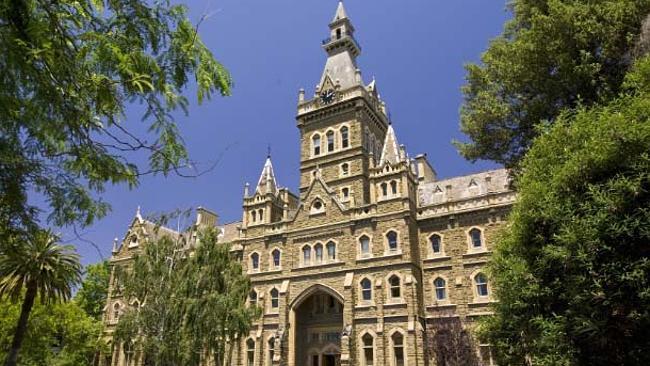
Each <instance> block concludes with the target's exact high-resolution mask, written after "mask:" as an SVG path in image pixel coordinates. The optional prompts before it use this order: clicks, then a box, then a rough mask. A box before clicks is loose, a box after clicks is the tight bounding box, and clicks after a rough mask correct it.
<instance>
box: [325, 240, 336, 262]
mask: <svg viewBox="0 0 650 366" xmlns="http://www.w3.org/2000/svg"><path fill="white" fill-rule="evenodd" d="M326 247H327V260H328V261H330V262H333V261H335V260H336V243H334V242H333V241H330V242H327V245H326Z"/></svg>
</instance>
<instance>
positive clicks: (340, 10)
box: [332, 1, 348, 23]
mask: <svg viewBox="0 0 650 366" xmlns="http://www.w3.org/2000/svg"><path fill="white" fill-rule="evenodd" d="M347 17H348V14H347V13H346V12H345V7H344V6H343V1H339V6H338V7H337V8H336V14H334V19H332V23H334V22H337V21H339V20H341V19H347Z"/></svg>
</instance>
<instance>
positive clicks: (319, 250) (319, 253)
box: [314, 243, 323, 264]
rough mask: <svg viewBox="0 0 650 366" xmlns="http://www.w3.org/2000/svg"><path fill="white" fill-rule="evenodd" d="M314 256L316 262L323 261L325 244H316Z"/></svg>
mask: <svg viewBox="0 0 650 366" xmlns="http://www.w3.org/2000/svg"><path fill="white" fill-rule="evenodd" d="M314 257H315V260H316V264H321V263H323V245H322V244H321V243H318V244H316V245H314Z"/></svg>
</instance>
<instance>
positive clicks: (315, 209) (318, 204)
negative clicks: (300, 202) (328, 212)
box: [310, 199, 325, 214]
mask: <svg viewBox="0 0 650 366" xmlns="http://www.w3.org/2000/svg"><path fill="white" fill-rule="evenodd" d="M323 212H325V205H324V204H323V201H321V200H320V199H316V200H314V202H313V203H312V204H311V210H310V213H311V214H318V213H323Z"/></svg>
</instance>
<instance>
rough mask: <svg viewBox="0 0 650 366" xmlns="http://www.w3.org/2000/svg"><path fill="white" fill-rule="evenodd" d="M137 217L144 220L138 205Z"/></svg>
mask: <svg viewBox="0 0 650 366" xmlns="http://www.w3.org/2000/svg"><path fill="white" fill-rule="evenodd" d="M135 217H137V218H138V220H142V214H140V205H138V208H137V210H136V211H135Z"/></svg>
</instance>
